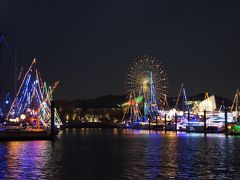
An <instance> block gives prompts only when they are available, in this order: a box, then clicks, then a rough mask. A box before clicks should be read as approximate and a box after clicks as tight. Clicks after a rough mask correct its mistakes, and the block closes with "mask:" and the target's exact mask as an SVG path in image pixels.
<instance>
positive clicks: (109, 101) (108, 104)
mask: <svg viewBox="0 0 240 180" xmlns="http://www.w3.org/2000/svg"><path fill="white" fill-rule="evenodd" d="M210 95H211V94H209V96H210ZM215 97H216V103H217V107H218V108H219V107H220V106H221V104H224V105H225V106H231V105H232V101H231V100H229V99H227V98H224V97H221V96H215ZM204 98H205V94H204V93H200V94H198V95H196V96H190V97H188V100H190V101H197V100H198V101H202V100H204ZM176 99H177V97H173V98H168V104H169V107H170V108H173V107H174V106H175V104H176ZM181 100H182V99H181V98H180V101H179V103H181ZM126 101H127V98H126V96H125V95H120V96H119V95H106V96H101V97H97V98H95V99H87V100H83V99H77V100H73V101H58V102H57V104H58V105H59V106H61V107H62V108H63V109H65V110H67V109H70V108H78V107H81V108H116V107H118V105H120V104H123V103H124V102H126Z"/></svg>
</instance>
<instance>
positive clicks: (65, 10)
mask: <svg viewBox="0 0 240 180" xmlns="http://www.w3.org/2000/svg"><path fill="white" fill-rule="evenodd" d="M239 5H240V3H237V1H227V0H226V1H222V0H206V1H205V0H199V1H196V0H192V1H185V0H165V1H163V0H145V1H143V0H119V1H115V0H83V1H80V0H79V1H77V0H75V1H73V0H72V1H71V0H34V1H33V0H0V32H3V33H4V34H5V36H6V38H7V40H8V42H9V44H11V45H12V46H16V47H17V55H18V64H19V66H21V65H25V66H28V65H29V64H30V63H31V61H32V59H33V58H34V57H36V58H37V59H38V63H39V66H40V70H41V72H42V74H43V78H44V79H45V80H46V81H47V82H48V83H49V84H53V83H54V82H55V81H56V80H60V81H61V83H60V85H59V87H58V89H57V90H56V92H55V95H56V98H57V99H75V98H94V97H97V96H102V95H106V94H119V95H120V94H123V93H124V92H125V91H124V79H125V76H126V71H127V67H128V66H129V64H130V62H131V61H132V60H133V59H134V58H136V57H138V56H141V55H144V54H149V55H152V56H155V57H157V58H158V59H159V60H160V61H161V62H162V64H163V65H164V67H165V70H166V72H167V74H168V79H169V95H170V96H176V95H177V93H178V91H179V88H180V84H181V82H184V83H185V86H186V90H187V93H188V94H189V95H194V94H198V93H199V92H202V91H206V90H207V91H209V92H210V93H214V94H216V95H223V96H226V97H228V98H231V99H232V98H233V96H234V93H235V90H236V89H237V88H239V87H240V73H239V65H240V11H239V9H240V6H239Z"/></svg>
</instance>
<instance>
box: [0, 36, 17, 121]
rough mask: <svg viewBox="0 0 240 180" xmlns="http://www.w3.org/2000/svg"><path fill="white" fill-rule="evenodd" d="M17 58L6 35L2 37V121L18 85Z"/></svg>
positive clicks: (0, 90)
mask: <svg viewBox="0 0 240 180" xmlns="http://www.w3.org/2000/svg"><path fill="white" fill-rule="evenodd" d="M16 74H17V66H16V57H15V55H14V53H13V51H12V48H10V46H9V44H8V42H7V40H6V38H5V36H4V35H0V121H3V119H4V118H5V117H6V113H7V112H8V111H9V108H10V104H11V103H12V100H13V97H14V94H15V93H16V85H17V77H16Z"/></svg>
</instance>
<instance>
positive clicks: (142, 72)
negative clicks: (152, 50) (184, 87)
mask: <svg viewBox="0 0 240 180" xmlns="http://www.w3.org/2000/svg"><path fill="white" fill-rule="evenodd" d="M126 85H127V90H128V94H129V101H128V103H127V104H126V103H125V105H128V106H127V107H128V108H127V109H126V110H125V114H126V113H127V112H129V120H131V121H148V120H149V121H151V120H156V119H157V117H158V116H159V107H160V108H163V106H164V104H165V102H166V97H167V88H168V83H167V77H166V73H165V71H164V69H163V67H162V65H161V63H159V61H158V60H157V59H155V58H154V57H152V56H148V55H144V56H140V57H138V58H136V59H135V60H134V61H133V63H132V64H131V65H130V67H129V70H128V74H127V81H126ZM140 109H141V110H140ZM124 118H125V117H124Z"/></svg>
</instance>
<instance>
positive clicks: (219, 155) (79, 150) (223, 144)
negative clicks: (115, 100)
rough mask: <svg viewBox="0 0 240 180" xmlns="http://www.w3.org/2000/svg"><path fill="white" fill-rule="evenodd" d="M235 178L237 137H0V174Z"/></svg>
mask: <svg viewBox="0 0 240 180" xmlns="http://www.w3.org/2000/svg"><path fill="white" fill-rule="evenodd" d="M163 178H165V179H166V178H173V179H175V178H177V179H186V178H190V179H223V178H226V179H227V178H229V179H239V178H240V137H228V138H226V137H225V136H223V135H208V136H207V137H204V135H196V134H190V135H188V134H185V133H182V134H181V133H180V134H178V135H175V133H169V134H167V135H165V134H164V133H156V132H150V133H149V131H138V130H117V129H108V130H107V129H85V130H84V129H73V130H66V131H63V132H61V134H60V135H59V137H58V139H57V140H56V141H55V142H50V141H20V142H17V141H12V142H0V179H163Z"/></svg>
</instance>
